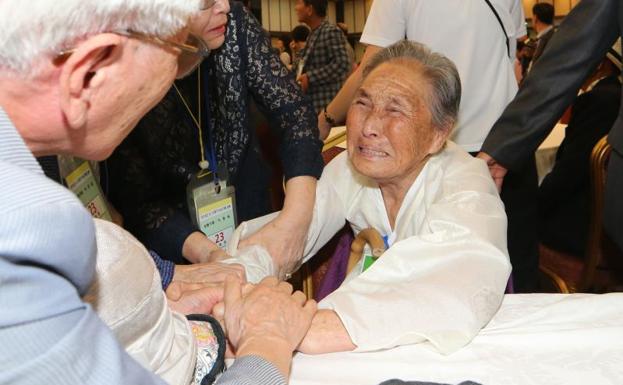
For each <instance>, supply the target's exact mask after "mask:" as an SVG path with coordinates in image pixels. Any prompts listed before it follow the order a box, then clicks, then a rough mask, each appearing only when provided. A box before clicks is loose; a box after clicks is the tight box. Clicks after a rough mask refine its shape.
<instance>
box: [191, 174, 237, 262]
mask: <svg viewBox="0 0 623 385" xmlns="http://www.w3.org/2000/svg"><path fill="white" fill-rule="evenodd" d="M202 173H203V174H204V175H202ZM208 175H209V176H206V175H205V172H204V171H202V172H200V173H199V174H198V175H197V176H196V177H195V178H193V180H191V182H190V184H189V186H188V187H189V188H188V193H189V195H190V196H189V206H188V208H189V210H190V216H191V218H192V220H193V222H194V223H195V225H196V226H197V227H199V229H200V230H201V232H203V233H204V234H205V235H206V236H207V237H208V239H210V240H211V241H212V242H214V243H216V244H217V245H218V246H219V247H220V248H221V249H223V250H226V249H227V245H228V243H229V240H230V238H231V236H232V234H233V233H234V230H235V229H236V224H237V218H236V190H235V188H234V186H228V185H227V181H226V180H222V181H221V182H220V183H219V184H218V185H215V184H214V179H213V178H212V177H211V175H212V174H211V173H208Z"/></svg>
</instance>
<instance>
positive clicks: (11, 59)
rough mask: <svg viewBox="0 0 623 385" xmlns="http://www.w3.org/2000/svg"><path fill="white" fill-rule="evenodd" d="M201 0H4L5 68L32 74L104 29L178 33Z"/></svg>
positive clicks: (0, 16)
mask: <svg viewBox="0 0 623 385" xmlns="http://www.w3.org/2000/svg"><path fill="white" fill-rule="evenodd" d="M198 10H199V0H1V1H0V70H3V71H10V72H13V73H16V74H19V75H33V73H32V72H34V71H33V69H34V68H36V67H37V62H38V61H40V60H41V59H42V58H44V57H45V55H54V54H56V53H58V52H60V51H62V50H64V49H68V48H73V47H71V45H73V44H75V43H76V42H77V41H78V40H79V39H82V38H84V37H86V36H90V35H95V34H98V33H102V32H113V31H120V30H129V29H131V30H134V31H137V32H142V33H145V34H150V35H155V36H158V37H168V36H172V35H174V34H175V33H176V32H177V31H179V30H180V29H181V28H182V27H184V26H185V25H186V23H187V22H188V18H189V17H190V16H191V15H192V14H193V13H195V12H197V11H198Z"/></svg>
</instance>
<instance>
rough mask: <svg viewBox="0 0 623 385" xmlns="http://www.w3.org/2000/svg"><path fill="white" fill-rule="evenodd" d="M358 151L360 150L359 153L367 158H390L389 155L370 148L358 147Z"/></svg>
mask: <svg viewBox="0 0 623 385" xmlns="http://www.w3.org/2000/svg"><path fill="white" fill-rule="evenodd" d="M357 149H358V150H359V153H360V154H361V155H363V156H365V157H370V158H384V157H387V156H389V154H388V153H386V152H385V151H380V150H375V149H373V148H370V147H365V146H358V147H357Z"/></svg>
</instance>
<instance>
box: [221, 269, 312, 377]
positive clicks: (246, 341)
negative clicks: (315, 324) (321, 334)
mask: <svg viewBox="0 0 623 385" xmlns="http://www.w3.org/2000/svg"><path fill="white" fill-rule="evenodd" d="M247 290H250V291H249V292H248V293H247V294H246V295H243V288H242V287H241V285H240V282H238V281H236V280H234V279H230V278H228V279H227V281H225V296H224V300H225V328H226V330H227V336H228V338H229V341H230V342H231V344H232V345H233V347H234V349H235V350H236V357H242V356H247V355H258V356H261V357H263V358H265V359H266V360H268V361H270V362H272V363H273V364H274V365H275V366H276V367H277V368H278V369H279V370H280V371H281V372H282V373H283V375H284V376H285V378H288V374H289V371H290V362H291V360H292V352H293V351H294V349H296V347H297V346H298V345H299V343H300V342H301V340H302V338H303V336H305V334H306V333H307V330H308V329H309V326H310V325H311V321H312V317H313V316H314V314H315V313H316V302H315V301H314V300H307V299H306V297H305V294H303V293H302V292H300V291H297V292H294V293H292V285H290V284H289V283H287V282H280V281H279V280H277V278H275V277H267V278H264V279H263V280H262V281H261V282H260V283H259V284H258V285H256V286H255V287H252V289H248V288H247ZM245 291H246V290H245Z"/></svg>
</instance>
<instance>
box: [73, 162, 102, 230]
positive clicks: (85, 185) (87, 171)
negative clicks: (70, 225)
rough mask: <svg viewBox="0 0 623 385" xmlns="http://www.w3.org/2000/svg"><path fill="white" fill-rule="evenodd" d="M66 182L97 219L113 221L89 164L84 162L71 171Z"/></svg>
mask: <svg viewBox="0 0 623 385" xmlns="http://www.w3.org/2000/svg"><path fill="white" fill-rule="evenodd" d="M65 182H66V183H67V188H69V189H70V190H71V191H72V192H73V193H74V194H76V196H77V197H78V199H80V202H82V204H83V205H84V207H86V208H87V210H89V212H90V213H91V215H92V216H93V217H95V218H101V219H106V220H108V221H112V217H111V216H110V212H109V211H108V205H107V204H106V201H105V200H104V198H103V194H102V191H101V189H100V186H99V183H98V182H97V180H96V178H95V175H94V174H93V170H92V169H91V166H90V165H89V162H87V161H83V162H82V163H80V164H79V166H78V167H77V168H76V169H74V170H73V171H71V172H70V173H69V174H68V175H67V176H66V177H65Z"/></svg>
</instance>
